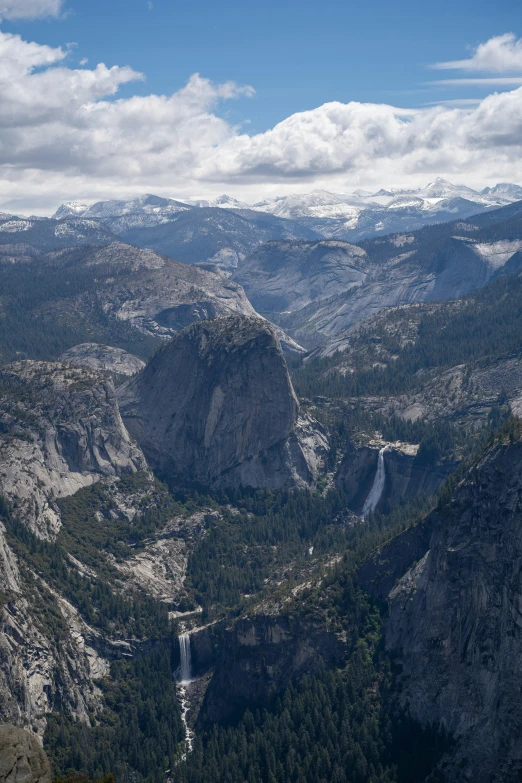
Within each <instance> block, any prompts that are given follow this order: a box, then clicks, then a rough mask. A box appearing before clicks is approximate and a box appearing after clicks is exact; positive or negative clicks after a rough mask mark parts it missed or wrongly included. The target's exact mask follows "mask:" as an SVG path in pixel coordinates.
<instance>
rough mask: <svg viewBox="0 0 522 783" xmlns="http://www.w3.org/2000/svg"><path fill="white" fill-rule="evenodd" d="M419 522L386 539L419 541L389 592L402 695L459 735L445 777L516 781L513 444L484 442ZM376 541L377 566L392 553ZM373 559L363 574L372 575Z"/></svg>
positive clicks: (517, 532)
mask: <svg viewBox="0 0 522 783" xmlns="http://www.w3.org/2000/svg"><path fill="white" fill-rule="evenodd" d="M427 522H429V526H428V527H426V525H425V524H423V525H420V526H419V527H418V528H413V529H412V531H411V532H410V531H408V532H407V533H406V534H402V536H399V537H398V539H395V540H394V541H393V542H391V544H390V545H389V546H388V548H387V549H388V550H390V547H393V546H394V545H396V543H399V542H400V539H401V538H402V539H404V536H406V535H409V536H410V538H411V536H412V534H413V536H415V533H416V532H417V534H418V536H419V537H420V538H419V544H422V543H423V546H422V547H420V546H417V545H415V546H412V541H410V542H409V546H408V547H407V548H408V550H410V554H411V555H412V560H411V561H410V563H408V565H406V564H405V563H404V564H403V565H405V566H406V568H408V567H409V566H411V567H410V570H408V571H407V572H406V573H404V570H403V571H402V574H403V575H402V576H401V578H400V579H399V581H398V582H397V583H396V585H395V586H394V587H393V589H392V590H391V592H390V593H389V604H390V617H389V621H388V624H387V632H386V643H387V646H388V648H389V649H390V650H391V651H392V653H393V654H394V655H395V656H396V662H397V663H398V664H400V665H401V666H402V675H401V684H402V687H401V699H402V701H403V704H404V705H405V706H407V707H409V709H410V711H411V712H412V714H413V716H414V717H415V718H417V719H419V720H420V721H421V722H422V723H424V724H428V723H433V724H435V725H442V726H444V727H445V728H446V730H447V731H449V732H450V733H452V734H453V735H454V736H455V737H456V738H458V740H459V744H458V746H457V750H456V753H455V755H454V757H453V759H452V760H451V763H450V766H449V767H448V770H447V779H448V781H452V782H453V781H457V780H458V781H473V783H486V781H487V783H491V781H502V783H505V782H506V781H518V780H520V778H519V777H518V775H519V773H520V772H521V771H522V739H521V737H522V735H521V731H520V727H521V725H522V701H521V698H520V695H521V688H522V685H521V684H522V619H521V618H522V613H521V610H522V571H521V563H522V524H521V523H522V443H521V442H515V443H500V444H497V445H495V446H492V447H491V448H490V450H489V451H488V452H486V454H485V456H484V457H483V458H482V460H481V462H480V463H479V464H478V465H477V466H476V467H475V468H474V469H472V470H471V471H470V472H469V473H468V475H467V476H466V478H465V480H464V481H463V482H462V484H461V485H460V486H459V487H458V489H457V490H456V492H455V495H454V498H453V500H452V502H451V505H450V507H449V508H448V509H447V510H446V511H445V512H444V513H434V514H432V515H431V516H430V517H428V520H427ZM430 528H431V529H430ZM426 532H427V533H428V534H429V535H428V536H427V537H426ZM421 539H423V540H422V541H421ZM405 543H408V542H407V541H405ZM385 550H386V548H385ZM385 550H383V551H382V552H381V553H380V554H379V558H378V560H379V562H380V563H381V564H382V565H383V567H384V570H385V571H386V570H389V568H387V565H386V564H387V563H389V562H390V561H393V560H394V559H395V558H394V557H393V552H392V551H391V550H390V552H386V551H385ZM413 561H416V562H413ZM377 565H378V563H377V561H375V563H374V573H373V576H372V575H371V573H370V571H371V567H370V570H369V571H368V573H367V574H363V577H364V576H366V581H368V578H370V580H374V581H375V580H376V582H378V581H379V576H378V574H377V573H376V570H378V569H377V568H376V567H377ZM370 566H371V564H370ZM392 570H393V569H392ZM397 575H398V574H397ZM363 581H365V580H364V578H363ZM381 581H382V580H381ZM388 585H389V583H388Z"/></svg>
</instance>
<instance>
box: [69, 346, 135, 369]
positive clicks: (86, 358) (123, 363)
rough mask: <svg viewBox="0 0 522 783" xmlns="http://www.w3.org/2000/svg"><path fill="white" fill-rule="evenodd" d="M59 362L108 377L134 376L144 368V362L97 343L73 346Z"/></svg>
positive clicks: (119, 349) (117, 349) (121, 351)
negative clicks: (102, 373) (107, 375)
mask: <svg viewBox="0 0 522 783" xmlns="http://www.w3.org/2000/svg"><path fill="white" fill-rule="evenodd" d="M59 361H60V362H64V363H65V364H71V365H72V366H73V367H84V368H85V369H87V370H94V371H95V372H104V373H109V374H110V375H135V374H136V373H137V372H139V371H140V370H143V368H144V367H145V362H144V361H143V360H142V359H140V358H138V357H137V356H134V355H133V354H132V353H127V351H123V350H122V349H121V348H113V346H112V345H98V343H81V345H75V346H74V347H73V348H69V349H68V350H67V351H65V352H64V353H62V355H61V356H60V358H59Z"/></svg>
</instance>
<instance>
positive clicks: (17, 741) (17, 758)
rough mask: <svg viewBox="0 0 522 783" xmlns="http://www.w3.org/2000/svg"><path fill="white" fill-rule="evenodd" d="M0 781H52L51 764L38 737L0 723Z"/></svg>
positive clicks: (9, 724) (19, 782)
mask: <svg viewBox="0 0 522 783" xmlns="http://www.w3.org/2000/svg"><path fill="white" fill-rule="evenodd" d="M0 783H51V766H50V764H49V760H48V758H47V756H46V755H45V753H44V752H43V750H42V748H41V747H40V744H39V742H38V740H37V739H36V737H35V736H34V735H33V734H31V733H30V732H28V731H24V729H19V728H17V727H16V726H13V725H12V724H11V723H3V724H0Z"/></svg>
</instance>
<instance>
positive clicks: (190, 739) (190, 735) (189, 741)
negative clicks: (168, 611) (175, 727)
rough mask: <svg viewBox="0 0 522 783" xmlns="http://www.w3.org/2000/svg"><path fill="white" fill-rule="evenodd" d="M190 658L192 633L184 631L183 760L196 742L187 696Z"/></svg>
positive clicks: (181, 641)
mask: <svg viewBox="0 0 522 783" xmlns="http://www.w3.org/2000/svg"><path fill="white" fill-rule="evenodd" d="M191 673H192V672H191V660H190V634H188V633H182V634H180V636H179V683H178V695H179V699H180V701H181V721H182V723H183V726H184V727H185V748H184V750H183V753H182V754H181V761H185V759H186V758H187V755H188V754H189V753H190V752H191V751H192V747H193V743H194V732H193V731H192V730H191V728H190V726H189V725H188V720H187V714H188V711H189V709H190V703H189V700H188V696H187V689H188V686H189V685H190V683H191V682H192V679H191V677H190V675H191Z"/></svg>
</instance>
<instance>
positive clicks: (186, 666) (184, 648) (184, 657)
mask: <svg viewBox="0 0 522 783" xmlns="http://www.w3.org/2000/svg"><path fill="white" fill-rule="evenodd" d="M179 655H180V667H179V674H180V680H181V682H182V683H189V682H190V636H189V634H188V633H182V634H181V636H180V637H179Z"/></svg>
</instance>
